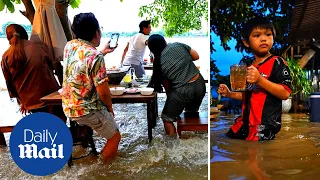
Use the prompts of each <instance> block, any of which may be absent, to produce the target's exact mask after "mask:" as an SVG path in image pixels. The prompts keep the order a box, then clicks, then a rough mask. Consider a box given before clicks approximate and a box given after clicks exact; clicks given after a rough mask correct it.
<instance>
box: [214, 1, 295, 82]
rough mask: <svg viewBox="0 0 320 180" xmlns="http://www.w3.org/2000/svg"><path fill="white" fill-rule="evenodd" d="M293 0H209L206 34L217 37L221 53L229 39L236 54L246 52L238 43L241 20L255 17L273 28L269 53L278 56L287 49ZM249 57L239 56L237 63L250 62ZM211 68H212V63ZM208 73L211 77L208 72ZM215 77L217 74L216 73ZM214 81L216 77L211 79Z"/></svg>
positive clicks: (240, 38)
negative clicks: (235, 42)
mask: <svg viewBox="0 0 320 180" xmlns="http://www.w3.org/2000/svg"><path fill="white" fill-rule="evenodd" d="M294 1H295V0H237V1H234V0H211V1H210V32H213V33H215V34H216V35H217V36H218V37H220V42H221V44H220V45H221V46H222V47H223V48H224V50H225V51H229V50H230V49H231V48H230V46H229V45H228V42H230V41H231V40H232V39H234V40H236V41H237V44H236V46H235V47H234V48H235V49H236V51H238V52H244V51H245V52H247V53H250V51H249V49H248V48H246V47H245V46H244V45H243V43H242V37H241V29H242V26H243V24H244V22H245V21H247V20H248V19H250V18H253V17H255V16H257V15H259V16H261V15H263V16H266V17H267V18H269V19H270V20H271V21H272V23H273V25H274V26H275V28H276V38H275V39H274V46H273V48H272V50H271V53H272V54H276V55H281V54H282V53H283V52H284V51H285V49H286V48H287V47H288V40H287V39H288V34H289V30H290V19H291V16H292V10H293V5H294ZM210 45H211V47H210V50H211V53H214V51H215V49H214V45H215V44H214V42H213V41H211V42H210ZM252 60H253V59H252V57H250V56H247V55H246V56H243V58H242V59H241V60H240V62H243V63H246V64H248V63H250V62H252ZM212 65H214V66H215V64H214V62H213V63H212ZM212 74H214V73H213V72H212ZM216 76H217V77H219V73H216ZM215 79H217V78H215Z"/></svg>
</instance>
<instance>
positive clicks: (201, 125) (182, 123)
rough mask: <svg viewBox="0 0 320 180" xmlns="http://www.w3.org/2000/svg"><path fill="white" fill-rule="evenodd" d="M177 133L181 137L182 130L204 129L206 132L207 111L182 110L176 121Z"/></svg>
mask: <svg viewBox="0 0 320 180" xmlns="http://www.w3.org/2000/svg"><path fill="white" fill-rule="evenodd" d="M177 131H178V135H179V137H180V138H181V132H182V131H206V132H208V113H207V112H200V113H199V112H184V113H182V114H181V115H180V119H179V120H178V122H177Z"/></svg>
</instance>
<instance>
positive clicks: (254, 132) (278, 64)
mask: <svg viewBox="0 0 320 180" xmlns="http://www.w3.org/2000/svg"><path fill="white" fill-rule="evenodd" d="M255 67H256V68H257V69H258V70H259V72H260V74H261V75H262V77H264V78H266V79H268V80H269V81H271V82H273V83H276V84H279V85H282V86H283V87H284V88H285V89H286V90H287V91H288V92H289V93H291V76H290V71H289V68H288V66H287V64H286V62H285V61H284V60H283V59H282V58H280V57H278V56H270V57H269V58H268V59H266V60H265V61H263V62H261V63H260V64H258V65H255ZM242 101H243V102H242V117H240V118H238V119H237V120H236V122H235V124H234V125H233V126H232V127H231V129H232V131H233V132H234V133H237V132H238V131H239V130H240V129H241V131H242V132H243V135H244V136H243V138H245V139H246V140H255V141H257V140H261V139H269V138H273V137H274V135H275V134H276V133H278V132H279V131H280V129H281V114H282V100H281V99H279V98H277V97H275V96H273V95H272V94H271V93H269V92H267V91H265V90H264V89H263V88H261V87H260V86H258V85H257V84H247V90H246V91H245V92H244V93H243V96H242Z"/></svg>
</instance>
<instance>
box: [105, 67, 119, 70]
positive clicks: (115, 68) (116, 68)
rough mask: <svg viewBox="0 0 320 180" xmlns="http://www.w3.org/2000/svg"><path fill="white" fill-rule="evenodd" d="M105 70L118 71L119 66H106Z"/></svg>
mask: <svg viewBox="0 0 320 180" xmlns="http://www.w3.org/2000/svg"><path fill="white" fill-rule="evenodd" d="M107 71H120V68H118V67H116V66H112V67H110V68H107Z"/></svg>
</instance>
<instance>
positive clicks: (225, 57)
mask: <svg viewBox="0 0 320 180" xmlns="http://www.w3.org/2000/svg"><path fill="white" fill-rule="evenodd" d="M211 40H212V41H213V42H214V48H215V50H216V52H213V53H212V54H211V55H210V57H211V58H212V59H214V60H216V65H217V67H218V68H219V70H220V71H221V72H220V73H219V74H220V75H223V76H225V75H228V74H230V66H231V65H232V64H238V63H239V62H240V60H241V59H242V56H243V54H242V53H239V52H237V51H236V50H235V48H234V47H235V46H236V44H237V42H236V40H231V41H230V42H229V43H228V45H229V46H230V48H231V50H230V51H225V50H224V49H223V47H222V46H221V41H220V38H219V37H218V36H216V35H215V34H214V33H211Z"/></svg>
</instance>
